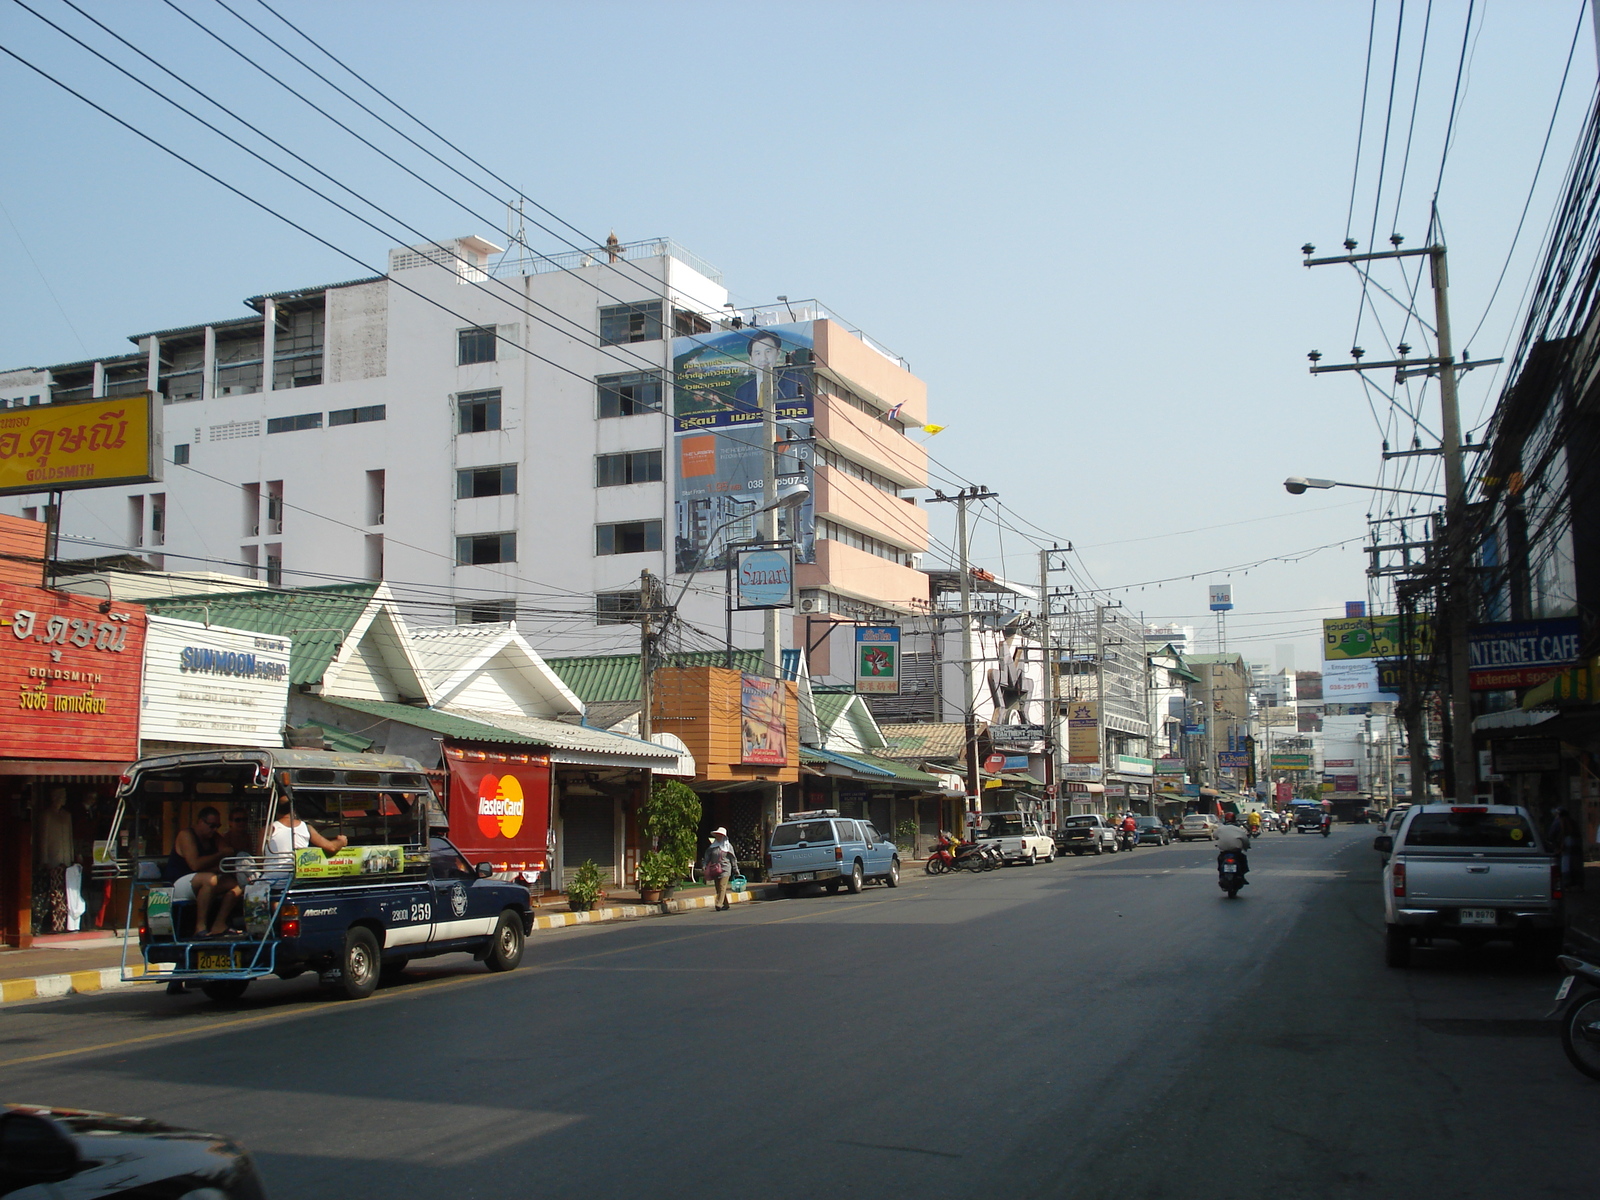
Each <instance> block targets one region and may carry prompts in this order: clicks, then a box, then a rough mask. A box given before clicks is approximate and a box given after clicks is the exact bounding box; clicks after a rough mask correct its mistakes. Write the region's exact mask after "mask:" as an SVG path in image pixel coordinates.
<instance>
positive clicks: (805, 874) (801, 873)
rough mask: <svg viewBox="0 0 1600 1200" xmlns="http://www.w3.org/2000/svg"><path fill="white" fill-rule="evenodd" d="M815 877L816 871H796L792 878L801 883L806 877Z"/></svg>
mask: <svg viewBox="0 0 1600 1200" xmlns="http://www.w3.org/2000/svg"><path fill="white" fill-rule="evenodd" d="M816 877H817V873H816V872H815V871H797V872H796V873H795V877H794V879H795V882H796V883H803V882H805V881H806V880H807V879H815V878H816Z"/></svg>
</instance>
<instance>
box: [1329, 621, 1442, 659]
mask: <svg viewBox="0 0 1600 1200" xmlns="http://www.w3.org/2000/svg"><path fill="white" fill-rule="evenodd" d="M1406 623H1409V624H1410V626H1411V635H1410V642H1411V651H1412V653H1414V654H1427V653H1428V652H1429V650H1430V649H1431V647H1432V644H1433V627H1432V625H1431V623H1430V622H1429V620H1428V618H1427V617H1426V616H1413V617H1409V618H1407V617H1401V616H1398V615H1391V616H1367V617H1340V618H1338V619H1328V620H1324V621H1323V622H1322V658H1323V661H1324V662H1337V661H1339V660H1341V659H1351V658H1401V657H1403V656H1404V655H1405V653H1406V644H1405V643H1406V636H1405V633H1404V631H1403V629H1402V625H1403V624H1406Z"/></svg>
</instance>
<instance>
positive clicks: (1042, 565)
mask: <svg viewBox="0 0 1600 1200" xmlns="http://www.w3.org/2000/svg"><path fill="white" fill-rule="evenodd" d="M1039 616H1040V622H1039V625H1040V628H1039V645H1040V647H1041V649H1042V650H1043V651H1044V697H1045V718H1044V782H1045V786H1046V787H1047V788H1050V787H1054V786H1056V774H1057V772H1056V736H1055V735H1056V713H1057V704H1056V695H1057V686H1056V675H1057V672H1058V671H1059V669H1060V664H1059V663H1057V662H1056V656H1055V651H1054V650H1052V649H1051V643H1050V551H1048V550H1041V551H1039ZM1050 803H1051V824H1052V825H1055V824H1056V823H1057V814H1059V812H1060V811H1061V796H1060V793H1059V790H1057V791H1056V792H1055V793H1054V799H1053V800H1051V802H1050Z"/></svg>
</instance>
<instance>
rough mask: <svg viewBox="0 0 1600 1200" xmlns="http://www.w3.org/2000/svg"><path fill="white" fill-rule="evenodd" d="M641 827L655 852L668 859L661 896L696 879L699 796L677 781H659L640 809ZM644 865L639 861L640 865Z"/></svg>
mask: <svg viewBox="0 0 1600 1200" xmlns="http://www.w3.org/2000/svg"><path fill="white" fill-rule="evenodd" d="M639 828H640V831H641V832H643V834H644V835H645V836H646V837H647V838H649V839H650V841H651V844H652V845H654V846H655V847H656V851H655V852H656V853H659V854H662V855H664V856H665V857H666V862H667V867H668V870H667V874H666V876H665V878H664V879H663V881H662V894H663V895H664V896H670V895H671V894H672V885H673V884H674V883H675V882H676V881H678V880H680V879H692V878H693V877H694V860H695V841H696V837H697V831H698V829H699V828H700V797H699V796H697V795H696V794H695V792H694V789H693V788H691V787H689V786H688V785H687V784H683V783H680V782H678V781H677V780H676V779H658V780H656V781H655V783H654V784H653V785H652V786H651V788H650V798H649V799H648V800H646V801H645V802H644V805H643V806H642V807H641V808H640V810H639ZM645 857H646V858H648V857H650V856H649V855H646V856H645ZM643 862H644V860H643V859H640V865H641V866H643ZM641 884H642V880H641Z"/></svg>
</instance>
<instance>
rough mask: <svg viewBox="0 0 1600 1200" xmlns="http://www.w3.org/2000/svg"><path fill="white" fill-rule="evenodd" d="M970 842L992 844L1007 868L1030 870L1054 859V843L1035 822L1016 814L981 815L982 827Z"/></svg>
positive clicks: (1030, 818) (1028, 817)
mask: <svg viewBox="0 0 1600 1200" xmlns="http://www.w3.org/2000/svg"><path fill="white" fill-rule="evenodd" d="M973 840H974V841H977V842H990V843H993V845H994V846H995V848H996V849H998V850H999V851H1000V857H1001V858H1002V859H1004V860H1005V861H1006V862H1007V863H1008V864H1009V863H1027V864H1028V865H1029V866H1032V865H1033V864H1034V863H1036V862H1054V861H1055V859H1056V843H1055V839H1054V838H1052V837H1050V836H1049V835H1048V834H1046V833H1045V831H1044V828H1043V826H1041V825H1040V824H1039V822H1038V821H1037V820H1035V819H1034V818H1033V817H1030V816H1026V815H1024V814H1022V813H1019V812H1004V813H987V814H985V816H984V818H983V825H982V826H981V827H980V828H979V830H978V835H977V837H976V838H974V839H973Z"/></svg>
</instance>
